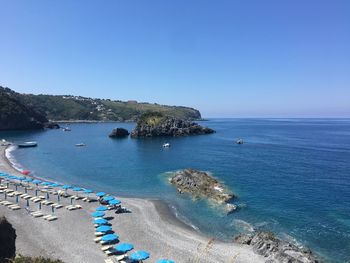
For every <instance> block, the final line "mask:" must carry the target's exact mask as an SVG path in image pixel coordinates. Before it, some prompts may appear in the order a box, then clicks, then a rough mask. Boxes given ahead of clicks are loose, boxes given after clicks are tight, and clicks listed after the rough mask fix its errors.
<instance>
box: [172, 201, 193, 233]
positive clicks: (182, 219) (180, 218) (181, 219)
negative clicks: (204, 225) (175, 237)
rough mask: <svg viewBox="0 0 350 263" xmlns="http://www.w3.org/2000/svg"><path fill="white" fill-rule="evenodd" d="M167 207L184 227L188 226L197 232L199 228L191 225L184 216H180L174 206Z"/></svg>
mask: <svg viewBox="0 0 350 263" xmlns="http://www.w3.org/2000/svg"><path fill="white" fill-rule="evenodd" d="M169 207H170V209H171V211H172V212H173V214H174V215H175V217H176V218H177V219H179V220H180V221H181V222H183V223H185V224H186V225H188V226H190V227H191V228H193V229H194V230H196V231H199V228H198V227H197V226H195V225H194V224H192V223H191V221H190V220H189V219H187V218H186V217H185V216H183V215H181V214H180V213H179V211H178V210H177V209H176V207H175V206H174V205H169Z"/></svg>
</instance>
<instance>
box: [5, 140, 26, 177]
mask: <svg viewBox="0 0 350 263" xmlns="http://www.w3.org/2000/svg"><path fill="white" fill-rule="evenodd" d="M16 149H17V146H15V145H11V146H9V147H7V148H6V150H5V157H6V159H7V160H8V161H9V163H10V165H11V166H12V167H13V168H14V169H15V170H17V171H19V172H22V171H23V170H24V169H23V166H22V165H21V164H20V163H19V162H18V161H17V160H16V158H15V157H14V156H13V152H14V151H15V150H16Z"/></svg>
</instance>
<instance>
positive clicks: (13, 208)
mask: <svg viewBox="0 0 350 263" xmlns="http://www.w3.org/2000/svg"><path fill="white" fill-rule="evenodd" d="M9 208H10V209H12V210H19V209H21V207H20V206H19V205H14V206H9Z"/></svg>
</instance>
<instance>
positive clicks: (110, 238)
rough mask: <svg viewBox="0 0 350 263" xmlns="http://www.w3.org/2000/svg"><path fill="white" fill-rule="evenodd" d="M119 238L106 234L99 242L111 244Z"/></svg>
mask: <svg viewBox="0 0 350 263" xmlns="http://www.w3.org/2000/svg"><path fill="white" fill-rule="evenodd" d="M118 238H119V236H118V235H116V234H107V235H104V236H102V237H101V241H107V242H112V241H115V240H118Z"/></svg>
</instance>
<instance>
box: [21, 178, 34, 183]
mask: <svg viewBox="0 0 350 263" xmlns="http://www.w3.org/2000/svg"><path fill="white" fill-rule="evenodd" d="M32 181H33V179H32V178H26V179H24V180H23V182H25V183H30V182H32Z"/></svg>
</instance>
